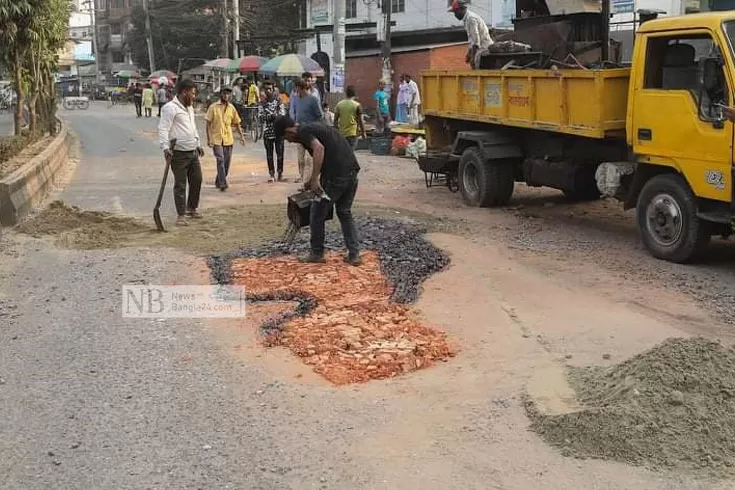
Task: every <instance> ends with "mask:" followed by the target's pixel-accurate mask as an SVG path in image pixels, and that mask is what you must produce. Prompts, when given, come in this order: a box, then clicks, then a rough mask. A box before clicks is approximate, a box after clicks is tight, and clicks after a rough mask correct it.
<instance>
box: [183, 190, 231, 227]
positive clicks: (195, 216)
mask: <svg viewBox="0 0 735 490" xmlns="http://www.w3.org/2000/svg"><path fill="white" fill-rule="evenodd" d="M225 189H226V187H225ZM186 214H187V215H189V217H190V218H193V219H202V215H201V214H199V211H197V210H196V209H190V210H189V211H187V212H186Z"/></svg>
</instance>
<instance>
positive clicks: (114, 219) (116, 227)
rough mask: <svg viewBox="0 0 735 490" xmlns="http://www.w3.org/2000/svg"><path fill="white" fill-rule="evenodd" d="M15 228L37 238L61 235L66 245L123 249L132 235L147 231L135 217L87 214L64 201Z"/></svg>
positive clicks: (101, 213) (88, 212) (97, 212)
mask: <svg viewBox="0 0 735 490" xmlns="http://www.w3.org/2000/svg"><path fill="white" fill-rule="evenodd" d="M16 229H17V230H18V231H19V232H20V233H24V234H26V235H31V236H34V237H37V238H40V237H43V236H49V235H58V236H59V241H60V242H61V243H62V244H63V245H66V246H69V247H73V248H82V249H97V248H110V247H116V246H120V244H121V243H122V242H123V241H125V239H126V238H127V237H128V236H130V235H131V234H134V233H141V232H144V231H146V230H148V228H147V227H146V226H144V225H142V224H141V223H139V222H138V221H136V220H134V219H133V218H126V217H122V216H116V215H114V214H110V213H103V212H100V211H85V210H82V209H79V208H78V207H76V206H67V205H66V204H64V203H63V202H62V201H54V202H52V203H51V204H50V205H49V206H48V207H47V208H46V209H44V210H43V211H41V212H40V213H38V214H36V215H33V216H31V217H29V218H27V219H25V220H23V221H21V223H20V224H19V225H18V226H17V227H16Z"/></svg>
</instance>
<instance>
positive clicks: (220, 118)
mask: <svg viewBox="0 0 735 490" xmlns="http://www.w3.org/2000/svg"><path fill="white" fill-rule="evenodd" d="M231 96H232V89H231V88H230V87H222V89H221V90H220V99H219V101H217V102H215V103H214V104H212V105H211V106H209V109H207V115H206V116H204V120H205V121H207V146H209V147H210V148H211V149H212V152H213V153H214V158H215V160H217V180H215V182H214V185H215V186H216V187H217V189H219V190H221V191H222V192H224V191H225V190H226V189H227V188H228V187H229V185H228V184H227V176H228V175H229V173H230V163H231V162H232V147H233V146H234V145H235V138H234V136H233V134H232V128H233V127H236V128H237V132H238V133H239V134H240V142H241V143H242V144H243V145H244V144H245V134H243V132H242V125H241V123H242V121H241V119H240V115H239V114H238V113H237V109H235V106H234V105H232V104H231V103H230V97H231Z"/></svg>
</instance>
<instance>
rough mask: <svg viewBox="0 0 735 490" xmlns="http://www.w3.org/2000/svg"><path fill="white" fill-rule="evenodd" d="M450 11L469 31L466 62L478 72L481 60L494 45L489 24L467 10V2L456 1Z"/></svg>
mask: <svg viewBox="0 0 735 490" xmlns="http://www.w3.org/2000/svg"><path fill="white" fill-rule="evenodd" d="M449 11H450V12H452V13H453V14H454V16H455V17H456V18H457V20H461V21H462V22H463V23H464V29H465V31H467V39H468V41H469V43H470V48H469V49H468V50H467V57H466V58H465V61H466V62H467V63H469V65H470V66H471V67H472V69H473V70H477V69H479V68H480V58H481V57H482V55H484V54H485V53H486V52H487V49H488V48H489V47H490V46H492V45H493V44H494V43H493V38H491V37H490V31H489V30H488V28H487V24H485V21H484V20H482V17H480V16H479V15H478V14H476V13H474V12H471V11H470V9H469V8H467V0H454V1H453V2H452V6H451V7H450V8H449Z"/></svg>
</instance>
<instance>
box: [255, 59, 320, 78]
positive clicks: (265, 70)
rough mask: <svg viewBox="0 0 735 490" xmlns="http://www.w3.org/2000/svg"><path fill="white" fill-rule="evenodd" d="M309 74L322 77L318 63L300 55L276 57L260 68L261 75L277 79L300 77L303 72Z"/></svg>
mask: <svg viewBox="0 0 735 490" xmlns="http://www.w3.org/2000/svg"><path fill="white" fill-rule="evenodd" d="M307 71H308V72H310V73H311V74H312V75H314V76H315V77H323V76H324V70H322V67H321V66H319V63H317V62H316V61H314V60H312V59H311V58H308V57H306V56H302V55H300V54H286V55H283V56H277V57H275V58H273V59H272V60H270V61H269V62H267V63H266V64H264V65H263V66H262V67H261V68H260V73H262V74H263V75H275V76H277V77H300V76H301V74H302V73H304V72H307Z"/></svg>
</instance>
